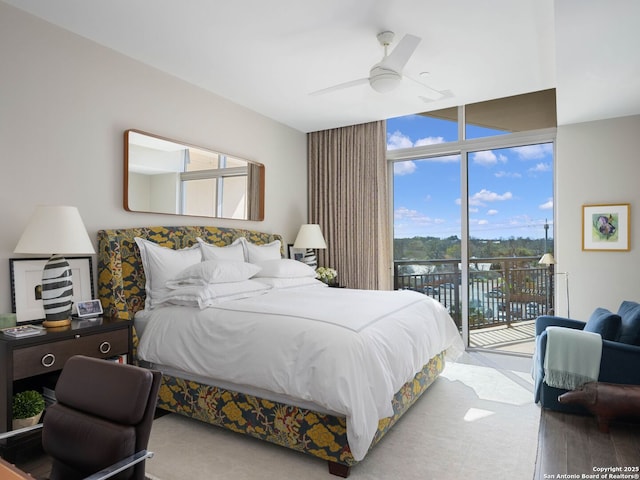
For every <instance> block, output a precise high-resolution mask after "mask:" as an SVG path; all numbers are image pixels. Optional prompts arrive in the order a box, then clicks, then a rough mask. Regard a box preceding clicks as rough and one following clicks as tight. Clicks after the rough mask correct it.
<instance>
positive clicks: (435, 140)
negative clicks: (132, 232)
mask: <svg viewBox="0 0 640 480" xmlns="http://www.w3.org/2000/svg"><path fill="white" fill-rule="evenodd" d="M439 143H444V138H443V137H425V138H420V139H418V140H416V142H415V143H414V144H413V146H414V147H424V146H425V145H437V144H439Z"/></svg>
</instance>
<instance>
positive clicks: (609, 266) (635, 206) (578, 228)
mask: <svg viewBox="0 0 640 480" xmlns="http://www.w3.org/2000/svg"><path fill="white" fill-rule="evenodd" d="M560 93H561V92H560ZM639 152H640V116H632V117H624V118H617V119H612V120H603V121H597V122H589V123H581V124H575V125H567V126H562V127H559V128H558V136H557V150H556V159H557V161H556V186H555V204H556V218H555V222H556V223H555V229H554V231H555V235H556V237H557V238H556V246H555V247H556V260H557V261H558V265H557V269H556V271H558V272H568V273H569V291H570V293H569V298H570V308H571V316H572V317H574V318H580V319H585V320H586V319H588V318H589V315H590V314H591V312H593V310H594V309H595V308H596V307H605V308H608V309H610V310H613V311H615V310H617V309H618V306H619V305H620V302H621V301H622V300H634V301H640V187H639V185H640V154H639ZM603 203H630V204H631V250H630V251H629V252H593V251H589V252H583V251H582V205H584V204H603ZM557 282H558V287H559V288H558V289H557V291H556V301H557V303H556V304H557V305H558V308H557V309H556V313H557V314H559V315H563V316H564V315H566V312H567V309H566V292H565V289H564V276H560V275H559V276H558V278H557Z"/></svg>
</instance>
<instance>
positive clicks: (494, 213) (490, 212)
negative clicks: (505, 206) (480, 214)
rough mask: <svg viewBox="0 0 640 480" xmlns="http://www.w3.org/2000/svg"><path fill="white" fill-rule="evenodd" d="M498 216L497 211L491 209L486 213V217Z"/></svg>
mask: <svg viewBox="0 0 640 480" xmlns="http://www.w3.org/2000/svg"><path fill="white" fill-rule="evenodd" d="M497 214H498V210H496V209H494V208H492V209H491V210H489V211H487V215H497Z"/></svg>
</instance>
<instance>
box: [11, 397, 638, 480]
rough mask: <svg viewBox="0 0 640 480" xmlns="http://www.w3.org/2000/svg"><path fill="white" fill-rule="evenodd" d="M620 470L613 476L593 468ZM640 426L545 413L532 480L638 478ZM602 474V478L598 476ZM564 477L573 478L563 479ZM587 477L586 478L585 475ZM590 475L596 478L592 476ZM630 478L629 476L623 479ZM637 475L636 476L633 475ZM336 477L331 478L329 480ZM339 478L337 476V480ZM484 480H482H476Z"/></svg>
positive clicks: (23, 460)
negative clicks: (607, 425)
mask: <svg viewBox="0 0 640 480" xmlns="http://www.w3.org/2000/svg"><path fill="white" fill-rule="evenodd" d="M16 465H17V466H18V467H20V468H22V469H23V470H25V471H27V472H30V473H31V474H32V475H33V477H34V478H47V476H48V473H49V470H50V468H51V467H50V461H49V458H48V457H47V456H46V455H44V454H43V453H42V451H39V452H38V451H35V452H29V454H28V455H20V456H19V458H17V459H16ZM607 467H612V468H613V467H620V468H621V469H622V471H620V472H617V473H614V474H613V476H610V475H609V473H607V474H606V475H605V474H604V473H600V472H598V471H596V470H594V468H607ZM625 467H626V468H627V470H628V471H624V468H625ZM638 467H640V423H613V424H611V431H610V432H609V433H602V432H600V431H598V428H597V426H596V421H595V419H594V418H593V417H590V416H581V415H570V414H564V413H558V412H552V411H549V410H542V412H541V416H540V432H539V434H538V458H537V462H536V469H535V474H534V477H533V480H546V479H559V478H600V479H603V478H611V479H614V478H635V479H637V478H639V477H638V475H639V474H640V472H639V471H638ZM598 473H600V476H599V477H598V476H595V475H597V474H598ZM619 474H623V476H615V475H619ZM562 475H572V476H571V477H562ZM583 475H584V476H583ZM589 475H594V476H593V477H589ZM624 475H629V476H624ZM634 475H635V476H634ZM331 478H333V477H330V476H328V477H327V480H330V479H331ZM336 478H337V477H336ZM473 480H482V479H473Z"/></svg>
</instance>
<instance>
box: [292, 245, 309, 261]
mask: <svg viewBox="0 0 640 480" xmlns="http://www.w3.org/2000/svg"><path fill="white" fill-rule="evenodd" d="M288 247H289V258H290V259H292V260H298V261H300V262H302V260H303V259H304V253H305V251H306V250H305V249H304V248H293V243H289V244H288Z"/></svg>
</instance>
